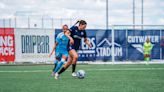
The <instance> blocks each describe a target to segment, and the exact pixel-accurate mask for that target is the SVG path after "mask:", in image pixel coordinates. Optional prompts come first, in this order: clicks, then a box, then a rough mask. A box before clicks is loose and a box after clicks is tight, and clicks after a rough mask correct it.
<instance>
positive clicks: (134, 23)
mask: <svg viewBox="0 0 164 92" xmlns="http://www.w3.org/2000/svg"><path fill="white" fill-rule="evenodd" d="M133 29H135V0H133Z"/></svg>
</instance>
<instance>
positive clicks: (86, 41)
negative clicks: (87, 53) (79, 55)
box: [84, 38, 92, 48]
mask: <svg viewBox="0 0 164 92" xmlns="http://www.w3.org/2000/svg"><path fill="white" fill-rule="evenodd" d="M84 42H85V44H87V45H88V46H89V47H90V48H91V47H92V44H91V43H90V42H89V40H88V39H87V38H84Z"/></svg>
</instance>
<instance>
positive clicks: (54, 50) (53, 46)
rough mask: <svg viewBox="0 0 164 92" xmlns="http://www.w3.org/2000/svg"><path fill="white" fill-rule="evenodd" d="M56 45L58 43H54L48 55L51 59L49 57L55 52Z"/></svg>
mask: <svg viewBox="0 0 164 92" xmlns="http://www.w3.org/2000/svg"><path fill="white" fill-rule="evenodd" d="M57 45H58V42H55V44H54V46H53V49H52V51H51V53H50V54H49V57H51V55H52V54H53V52H54V51H55V50H56V46H57Z"/></svg>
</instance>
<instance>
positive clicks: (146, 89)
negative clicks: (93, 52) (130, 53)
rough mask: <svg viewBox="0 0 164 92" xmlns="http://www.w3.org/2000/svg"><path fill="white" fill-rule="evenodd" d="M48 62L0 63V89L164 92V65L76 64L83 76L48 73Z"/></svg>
mask: <svg viewBox="0 0 164 92" xmlns="http://www.w3.org/2000/svg"><path fill="white" fill-rule="evenodd" d="M52 67H53V66H52V65H37V66H0V92H164V64H155V65H77V70H79V69H83V70H85V71H86V77H85V78H84V79H77V78H73V77H72V76H71V68H69V69H68V70H67V71H66V72H64V73H63V74H62V75H61V76H60V79H59V80H55V79H54V78H53V77H51V76H50V74H51V69H52Z"/></svg>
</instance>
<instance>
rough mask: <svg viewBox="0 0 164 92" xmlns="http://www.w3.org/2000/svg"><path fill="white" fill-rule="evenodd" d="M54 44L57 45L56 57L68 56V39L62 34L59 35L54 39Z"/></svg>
mask: <svg viewBox="0 0 164 92" xmlns="http://www.w3.org/2000/svg"><path fill="white" fill-rule="evenodd" d="M56 42H57V43H58V45H57V47H56V56H57V57H61V56H62V55H65V56H68V49H67V46H68V42H69V39H68V37H67V36H65V35H64V33H63V32H61V33H59V34H58V35H57V37H56Z"/></svg>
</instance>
